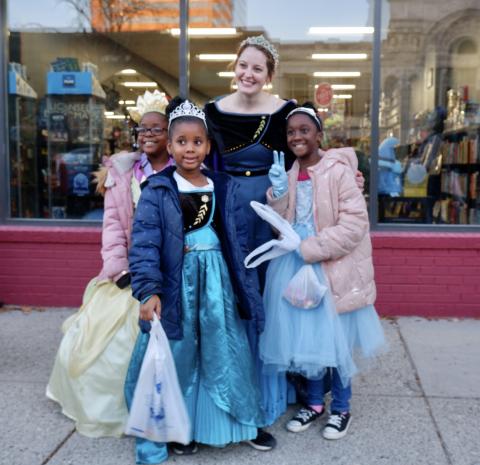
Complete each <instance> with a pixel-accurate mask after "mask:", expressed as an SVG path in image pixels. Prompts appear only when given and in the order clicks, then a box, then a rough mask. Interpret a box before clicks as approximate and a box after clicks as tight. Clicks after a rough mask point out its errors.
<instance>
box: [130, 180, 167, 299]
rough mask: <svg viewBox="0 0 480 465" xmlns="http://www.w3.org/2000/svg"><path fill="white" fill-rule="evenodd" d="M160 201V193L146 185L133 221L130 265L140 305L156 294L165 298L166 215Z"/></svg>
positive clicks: (134, 291) (135, 293) (135, 295)
mask: <svg viewBox="0 0 480 465" xmlns="http://www.w3.org/2000/svg"><path fill="white" fill-rule="evenodd" d="M160 198H161V196H160V194H159V192H158V189H152V188H150V187H149V186H148V185H147V186H146V187H145V189H144V190H143V191H142V195H141V196H140V200H139V202H138V205H137V210H136V212H135V218H134V221H133V228H132V245H131V247H130V253H129V265H130V273H131V275H132V291H133V296H134V297H135V298H136V299H137V300H139V301H142V300H143V299H145V298H146V297H148V296H151V295H153V294H157V295H161V294H162V283H163V276H162V272H161V271H160V251H161V247H162V240H163V239H162V238H163V231H162V229H163V228H162V216H163V215H162V211H161V205H162V202H161V201H160Z"/></svg>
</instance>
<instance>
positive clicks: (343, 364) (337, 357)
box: [260, 252, 356, 385]
mask: <svg viewBox="0 0 480 465" xmlns="http://www.w3.org/2000/svg"><path fill="white" fill-rule="evenodd" d="M304 265H305V262H304V261H303V260H302V259H301V258H300V257H299V256H298V254H297V253H296V252H290V253H288V254H286V255H283V256H281V257H279V258H276V259H275V260H272V262H271V263H270V265H269V267H268V271H267V279H266V286H265V292H264V297H263V299H264V305H265V312H266V318H265V330H264V332H263V333H262V335H261V336H260V358H261V359H262V361H263V364H264V370H265V372H266V373H275V372H277V373H278V372H287V371H292V372H297V373H300V374H302V375H304V376H306V377H307V378H316V379H319V378H321V377H323V376H324V374H325V372H326V370H327V368H330V367H334V368H336V369H337V370H338V373H339V375H340V378H341V380H342V383H343V384H344V385H348V383H349V381H350V379H351V377H352V376H353V375H354V374H355V372H356V367H355V363H354V362H353V359H352V352H351V349H350V344H349V341H348V339H347V337H346V334H345V330H344V327H343V325H342V322H341V320H340V318H339V316H338V315H337V313H336V310H335V304H334V302H333V297H332V295H331V293H330V291H327V292H326V293H325V295H324V296H323V298H322V300H321V302H320V304H319V305H318V306H317V307H314V308H309V309H304V308H298V307H295V306H293V305H292V304H291V303H290V302H288V301H287V300H286V299H285V298H284V297H283V291H284V290H285V289H286V288H287V286H288V284H289V282H290V280H291V279H292V277H293V276H294V275H295V274H296V273H297V271H298V270H299V269H300V268H301V267H302V266H304ZM312 266H313V269H314V271H315V275H316V276H317V278H318V280H319V282H320V283H321V284H323V285H328V284H327V279H326V277H325V274H324V272H323V270H322V267H321V264H319V263H316V264H314V265H312Z"/></svg>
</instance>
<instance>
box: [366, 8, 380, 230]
mask: <svg viewBox="0 0 480 465" xmlns="http://www.w3.org/2000/svg"><path fill="white" fill-rule="evenodd" d="M382 1H383V0H375V1H374V13H373V27H374V33H373V54H372V100H371V105H370V118H371V134H370V156H371V159H370V202H369V213H370V224H371V225H372V228H375V227H376V225H377V222H378V145H379V142H380V128H379V123H380V122H379V113H380V91H381V49H382Z"/></svg>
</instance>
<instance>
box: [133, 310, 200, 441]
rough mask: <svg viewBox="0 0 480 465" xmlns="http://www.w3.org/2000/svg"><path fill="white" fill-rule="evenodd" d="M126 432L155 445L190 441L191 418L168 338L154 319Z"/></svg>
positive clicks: (156, 319)
mask: <svg viewBox="0 0 480 465" xmlns="http://www.w3.org/2000/svg"><path fill="white" fill-rule="evenodd" d="M125 433H126V434H130V435H132V436H137V437H140V438H145V439H149V440H151V441H156V442H179V443H182V444H188V443H189V442H190V441H191V428H190V419H189V418H188V413H187V409H186V407H185V402H184V400H183V395H182V391H181V389H180V385H179V383H178V379H177V371H176V369H175V364H174V361H173V357H172V352H171V351H170V345H169V343H168V339H167V336H166V334H165V332H164V330H163V328H162V325H161V324H160V322H159V321H158V318H156V317H154V320H153V322H152V328H151V330H150V340H149V342H148V346H147V350H146V352H145V357H144V359H143V362H142V367H141V369H140V374H139V377H138V381H137V385H136V387H135V392H134V394H133V400H132V405H131V408H130V413H129V416H128V421H127V425H126V427H125Z"/></svg>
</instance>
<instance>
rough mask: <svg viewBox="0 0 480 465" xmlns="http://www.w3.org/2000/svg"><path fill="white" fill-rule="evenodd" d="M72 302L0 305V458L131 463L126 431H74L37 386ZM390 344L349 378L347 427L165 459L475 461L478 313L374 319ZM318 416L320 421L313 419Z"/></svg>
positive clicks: (392, 463) (432, 464)
mask: <svg viewBox="0 0 480 465" xmlns="http://www.w3.org/2000/svg"><path fill="white" fill-rule="evenodd" d="M72 312H73V310H70V309H64V310H59V309H51V310H46V311H32V312H23V311H19V310H12V311H0V356H1V361H0V419H1V422H0V445H1V447H0V464H1V465H44V464H48V465H133V464H134V463H135V461H134V448H133V440H132V439H131V438H123V439H89V438H86V437H83V436H80V435H79V434H78V433H76V432H75V429H74V426H73V424H72V422H71V421H70V420H68V419H67V418H65V417H64V416H63V415H62V414H61V413H60V410H59V407H58V405H56V404H55V403H53V402H51V401H49V400H47V398H46V397H45V386H46V384H47V381H48V377H49V375H50V370H51V367H52V364H53V359H54V356H55V353H56V350H57V347H58V344H59V342H60V338H61V333H60V325H61V323H62V321H63V320H64V319H65V318H66V317H67V316H69V315H70V314H71V313H72ZM383 324H384V328H385V331H386V334H387V337H388V341H389V344H390V350H389V352H388V353H387V354H385V355H383V356H382V357H381V359H380V361H379V364H378V365H377V366H376V367H375V368H374V369H372V370H370V371H369V372H368V373H367V374H365V375H363V376H360V377H359V378H357V379H356V380H355V382H354V387H353V399H352V404H353V407H352V415H353V421H352V425H351V427H350V430H349V433H348V435H347V436H346V437H345V438H344V439H342V440H339V441H326V440H324V439H323V438H322V437H321V435H320V422H319V424H318V425H317V426H312V428H310V429H309V430H307V431H305V432H304V433H300V434H292V433H288V432H287V431H286V430H285V428H284V423H285V421H286V420H287V419H288V417H289V416H290V415H291V413H292V412H293V411H294V407H292V408H291V410H290V412H288V413H287V414H286V415H285V417H284V418H282V419H280V420H279V421H278V422H277V424H276V425H275V426H274V427H272V428H271V429H270V430H271V431H272V432H273V433H274V434H275V436H276V438H277V440H278V447H277V448H276V449H275V450H273V451H271V452H267V453H265V452H263V453H262V452H257V451H254V450H253V449H251V448H250V447H248V446H246V445H243V444H242V445H236V446H229V447H227V448H225V449H213V448H207V447H202V448H200V451H199V453H198V454H197V455H194V456H190V457H177V456H172V457H171V458H170V460H169V462H167V463H176V464H180V465H183V464H188V465H197V464H204V465H209V464H221V463H225V464H227V463H228V464H231V465H237V464H238V465H250V464H252V465H253V464H255V465H263V464H269V465H270V464H271V465H273V464H275V465H284V464H285V465H287V464H288V465H296V464H298V465H317V464H334V465H377V464H378V465H423V464H425V465H480V321H478V320H433V321H429V320H425V319H421V318H399V319H398V320H386V321H384V322H383ZM322 422H323V421H322Z"/></svg>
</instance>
